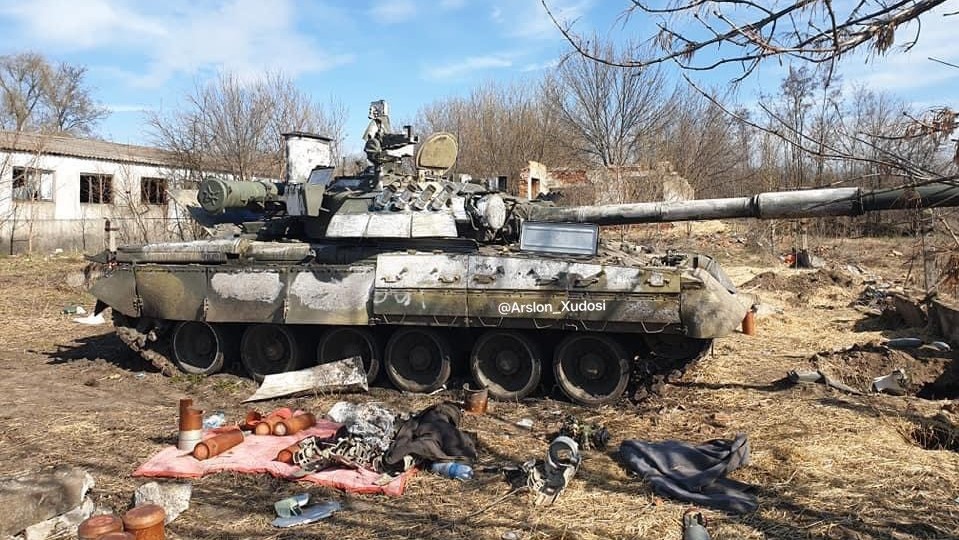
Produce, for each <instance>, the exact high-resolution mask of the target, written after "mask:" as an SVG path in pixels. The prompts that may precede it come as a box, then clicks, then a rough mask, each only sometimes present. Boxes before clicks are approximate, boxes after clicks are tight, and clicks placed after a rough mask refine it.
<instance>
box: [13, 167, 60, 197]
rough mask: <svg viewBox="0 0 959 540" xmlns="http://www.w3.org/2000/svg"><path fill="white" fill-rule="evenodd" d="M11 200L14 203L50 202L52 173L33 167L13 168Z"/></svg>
mask: <svg viewBox="0 0 959 540" xmlns="http://www.w3.org/2000/svg"><path fill="white" fill-rule="evenodd" d="M13 199H14V200H15V201H52V200H53V171H45V170H42V169H34V168H33V167H14V168H13Z"/></svg>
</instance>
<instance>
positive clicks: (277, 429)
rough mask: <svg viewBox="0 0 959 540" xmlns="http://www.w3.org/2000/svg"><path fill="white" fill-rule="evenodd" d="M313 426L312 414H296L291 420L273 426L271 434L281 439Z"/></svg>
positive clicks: (314, 419) (314, 423)
mask: <svg viewBox="0 0 959 540" xmlns="http://www.w3.org/2000/svg"><path fill="white" fill-rule="evenodd" d="M315 425H316V417H315V416H313V415H312V414H310V413H303V414H298V415H296V416H294V417H292V418H288V419H286V420H283V421H282V422H278V423H277V424H276V425H275V426H273V434H274V435H279V436H281V437H282V436H284V435H293V434H294V433H298V432H300V431H303V430H304V429H308V428H311V427H313V426H315Z"/></svg>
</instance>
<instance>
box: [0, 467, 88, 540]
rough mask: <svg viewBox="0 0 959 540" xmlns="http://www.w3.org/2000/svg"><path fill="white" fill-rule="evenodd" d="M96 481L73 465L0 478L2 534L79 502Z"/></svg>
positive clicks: (19, 529) (45, 518)
mask: <svg viewBox="0 0 959 540" xmlns="http://www.w3.org/2000/svg"><path fill="white" fill-rule="evenodd" d="M93 484H94V481H93V477H92V476H90V474H89V473H88V472H86V471H85V470H83V469H81V468H79V467H70V466H58V467H55V468H53V469H52V470H48V471H43V472H37V473H33V474H25V475H22V476H17V477H14V478H4V479H0V508H2V509H3V510H2V511H3V514H4V519H3V520H0V538H2V537H5V536H10V535H13V534H16V533H19V532H20V531H22V530H24V529H26V528H27V527H29V526H30V525H33V524H35V523H40V522H41V521H44V520H47V519H50V518H52V517H55V516H59V515H60V514H64V513H66V512H69V511H71V510H73V509H74V508H76V507H78V506H80V504H81V503H82V502H83V499H84V497H86V494H87V491H88V490H89V489H90V488H91V487H93Z"/></svg>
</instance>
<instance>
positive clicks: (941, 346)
mask: <svg viewBox="0 0 959 540" xmlns="http://www.w3.org/2000/svg"><path fill="white" fill-rule="evenodd" d="M929 346H930V347H932V348H933V349H935V350H937V351H940V352H949V351H951V350H952V347H951V346H950V345H949V344H948V343H946V342H945V341H933V342H932V343H930V344H929Z"/></svg>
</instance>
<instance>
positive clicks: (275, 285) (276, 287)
mask: <svg viewBox="0 0 959 540" xmlns="http://www.w3.org/2000/svg"><path fill="white" fill-rule="evenodd" d="M210 285H211V286H212V287H213V291H214V292H216V294H218V295H219V296H220V297H222V298H229V299H233V300H241V301H244V302H275V301H276V299H277V298H278V297H279V296H280V292H281V291H282V290H283V283H282V282H280V274H278V273H276V272H248V273H245V274H242V273H238V274H214V275H213V277H212V278H211V279H210Z"/></svg>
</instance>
